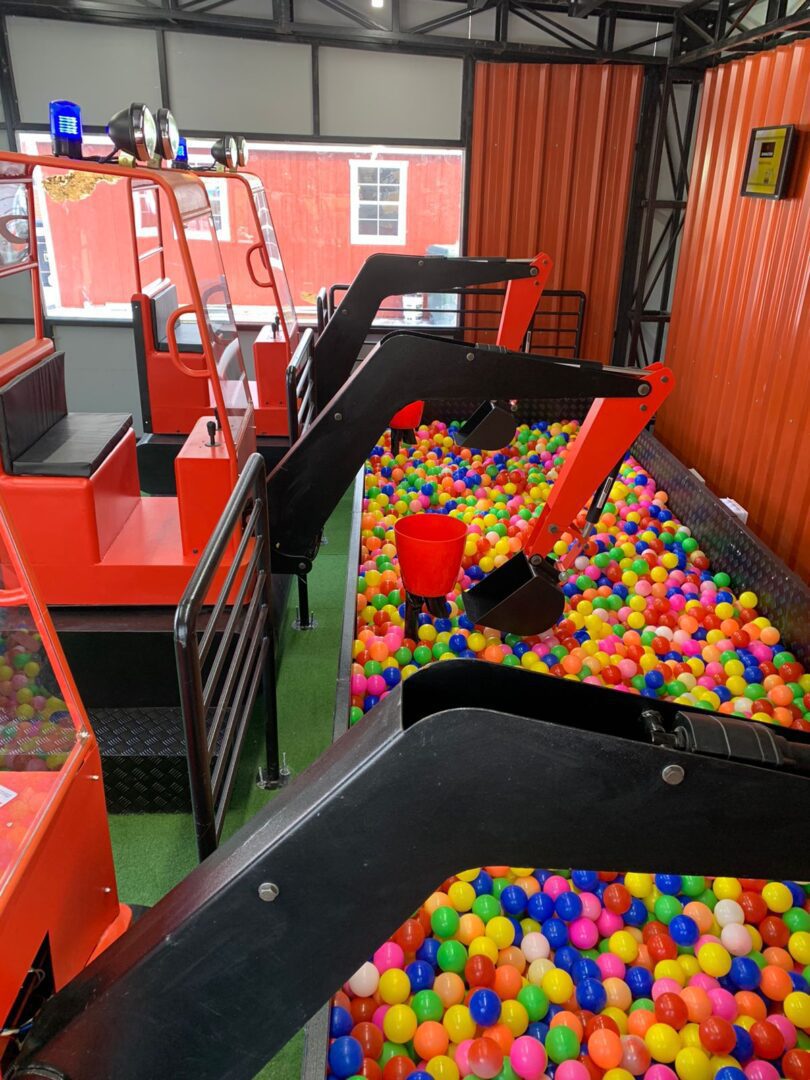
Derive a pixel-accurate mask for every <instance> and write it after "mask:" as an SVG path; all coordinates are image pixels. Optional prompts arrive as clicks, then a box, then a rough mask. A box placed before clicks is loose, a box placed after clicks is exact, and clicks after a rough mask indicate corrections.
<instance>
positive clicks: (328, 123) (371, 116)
mask: <svg viewBox="0 0 810 1080" xmlns="http://www.w3.org/2000/svg"><path fill="white" fill-rule="evenodd" d="M462 71H463V63H462V61H461V60H456V59H453V58H450V57H439V56H412V55H402V54H399V53H387V52H386V53H383V52H363V51H360V50H355V49H332V48H322V49H320V52H319V74H320V89H321V132H322V134H324V135H349V136H353V135H360V136H366V137H368V136H371V137H379V138H381V139H386V140H393V139H407V138H415V139H458V138H459V137H460V125H461V83H462Z"/></svg>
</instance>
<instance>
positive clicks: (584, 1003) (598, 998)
mask: <svg viewBox="0 0 810 1080" xmlns="http://www.w3.org/2000/svg"><path fill="white" fill-rule="evenodd" d="M576 994H577V1005H579V1007H580V1009H589V1010H590V1011H591V1012H594V1013H599V1012H601V1011H602V1009H604V1007H605V1006H606V1005H607V991H606V990H605V988H604V986H603V985H602V984H601V982H600V981H599V980H598V979H583V980H582V982H581V983H579V985H578V986H577V991H576Z"/></svg>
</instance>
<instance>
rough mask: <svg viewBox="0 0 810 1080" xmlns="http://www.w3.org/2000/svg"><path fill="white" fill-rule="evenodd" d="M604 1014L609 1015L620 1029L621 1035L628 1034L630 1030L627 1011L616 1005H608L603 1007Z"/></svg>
mask: <svg viewBox="0 0 810 1080" xmlns="http://www.w3.org/2000/svg"><path fill="white" fill-rule="evenodd" d="M602 1016H608V1017H610V1019H611V1020H612V1021H613V1023H614V1024H615V1025H616V1027H617V1028H618V1029H619V1034H620V1035H626V1034H627V1032H628V1030H629V1029H628V1026H627V1013H626V1012H625V1011H624V1009H619V1008H617V1006H615V1005H608V1007H607V1008H606V1009H602Z"/></svg>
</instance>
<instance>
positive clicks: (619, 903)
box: [602, 882, 633, 915]
mask: <svg viewBox="0 0 810 1080" xmlns="http://www.w3.org/2000/svg"><path fill="white" fill-rule="evenodd" d="M602 903H603V904H604V905H605V907H606V908H607V909H608V911H612V912H613V913H614V914H616V915H624V913H625V912H626V911H629V910H630V905H631V904H632V903H633V897H632V896H631V895H630V893H629V892H628V890H627V889H626V888H625V887H624V885H620V884H619V883H618V882H614V884H613V885H608V887H607V888H606V889H605V891H604V893H603V894H602Z"/></svg>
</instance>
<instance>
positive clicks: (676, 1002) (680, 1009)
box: [655, 993, 689, 1031]
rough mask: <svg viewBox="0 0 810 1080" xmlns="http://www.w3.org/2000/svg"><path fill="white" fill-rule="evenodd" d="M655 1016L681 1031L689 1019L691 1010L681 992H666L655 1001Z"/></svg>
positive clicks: (660, 1021) (661, 1021) (663, 1022)
mask: <svg viewBox="0 0 810 1080" xmlns="http://www.w3.org/2000/svg"><path fill="white" fill-rule="evenodd" d="M655 1018H656V1020H658V1021H659V1023H661V1024H669V1026H670V1027H672V1028H675V1030H676V1031H680V1030H681V1028H682V1027H684V1026H685V1024H686V1023H687V1022H688V1020H689V1010H688V1009H687V1007H686V1002H685V1001H684V1000H683V998H682V997H681V996H680V994H672V993H664V994H660V995H659V996H658V999H657V1001H656V1002H655Z"/></svg>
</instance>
